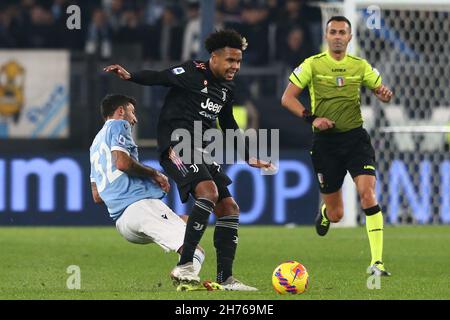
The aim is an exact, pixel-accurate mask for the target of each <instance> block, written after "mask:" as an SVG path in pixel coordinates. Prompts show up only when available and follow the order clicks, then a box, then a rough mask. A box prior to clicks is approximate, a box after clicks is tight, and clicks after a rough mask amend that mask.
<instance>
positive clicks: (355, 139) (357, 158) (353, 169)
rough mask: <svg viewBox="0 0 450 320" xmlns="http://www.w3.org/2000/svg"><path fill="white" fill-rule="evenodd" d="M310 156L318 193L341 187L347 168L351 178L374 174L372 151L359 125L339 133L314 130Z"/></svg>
mask: <svg viewBox="0 0 450 320" xmlns="http://www.w3.org/2000/svg"><path fill="white" fill-rule="evenodd" d="M311 158H312V163H313V166H314V171H315V172H316V175H317V180H318V182H319V187H320V192H321V193H333V192H336V191H338V190H339V189H341V187H342V184H343V182H344V178H345V175H346V174H347V171H348V172H350V175H351V176H352V178H355V177H356V176H359V175H372V176H375V170H376V167H375V151H374V149H373V147H372V144H371V142H370V136H369V134H368V133H367V131H366V130H364V129H363V128H362V127H359V128H356V129H352V130H350V131H347V132H343V133H316V134H314V138H313V147H312V150H311Z"/></svg>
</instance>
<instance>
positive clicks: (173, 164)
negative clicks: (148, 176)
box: [159, 148, 232, 203]
mask: <svg viewBox="0 0 450 320" xmlns="http://www.w3.org/2000/svg"><path fill="white" fill-rule="evenodd" d="M195 152H196V151H195ZM192 154H193V155H194V151H192ZM159 163H160V164H161V167H162V168H163V169H164V171H165V173H166V174H167V175H168V176H169V177H170V178H171V179H173V180H174V181H175V182H176V184H177V188H178V192H179V194H180V199H181V201H182V202H183V203H184V202H186V201H187V200H188V199H189V194H192V196H193V197H195V187H196V186H197V184H198V183H200V182H202V181H206V180H212V181H214V183H215V184H216V186H217V190H218V193H219V201H220V200H222V199H224V198H228V197H231V193H230V191H229V190H228V187H227V186H228V185H230V184H231V183H232V181H231V179H230V178H229V177H228V176H227V175H226V174H225V173H224V172H223V170H222V167H221V166H220V165H219V164H217V163H216V162H213V163H212V164H206V163H199V164H194V162H193V161H191V163H184V162H183V161H182V159H181V158H180V157H178V156H177V155H176V154H175V152H174V151H173V150H172V148H169V149H168V150H166V151H165V152H163V153H162V154H161V158H160V161H159Z"/></svg>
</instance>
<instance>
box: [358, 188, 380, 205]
mask: <svg viewBox="0 0 450 320" xmlns="http://www.w3.org/2000/svg"><path fill="white" fill-rule="evenodd" d="M359 199H360V201H361V206H362V207H363V208H369V207H373V206H374V205H376V203H377V201H376V198H375V192H374V191H373V190H372V189H368V190H364V191H363V192H361V193H360V194H359Z"/></svg>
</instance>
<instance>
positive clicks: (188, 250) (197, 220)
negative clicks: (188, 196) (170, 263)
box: [178, 198, 214, 265]
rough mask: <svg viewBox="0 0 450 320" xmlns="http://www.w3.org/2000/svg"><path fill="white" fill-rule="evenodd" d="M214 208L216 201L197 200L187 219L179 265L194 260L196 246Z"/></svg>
mask: <svg viewBox="0 0 450 320" xmlns="http://www.w3.org/2000/svg"><path fill="white" fill-rule="evenodd" d="M213 210H214V203H213V202H211V201H209V200H208V199H203V198H199V199H197V200H196V201H195V203H194V207H193V208H192V212H191V214H190V215H189V218H188V221H187V225H186V233H185V234H184V243H183V252H182V253H181V257H180V261H179V262H178V265H182V264H185V263H187V262H192V259H193V257H194V251H195V248H197V245H198V243H199V242H200V239H201V238H202V236H203V233H204V232H205V230H206V227H207V225H208V219H209V215H210V213H211V212H212V211H213Z"/></svg>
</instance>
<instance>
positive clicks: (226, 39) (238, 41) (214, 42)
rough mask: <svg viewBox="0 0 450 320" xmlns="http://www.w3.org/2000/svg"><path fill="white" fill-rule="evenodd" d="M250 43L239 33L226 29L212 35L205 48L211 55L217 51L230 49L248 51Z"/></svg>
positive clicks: (207, 39)
mask: <svg viewBox="0 0 450 320" xmlns="http://www.w3.org/2000/svg"><path fill="white" fill-rule="evenodd" d="M247 46H248V43H247V40H246V39H245V38H243V37H242V36H241V35H240V34H239V33H238V32H237V31H235V30H232V29H225V30H220V31H216V32H214V33H211V34H210V35H209V36H208V38H206V40H205V48H206V50H208V52H209V53H213V52H214V51H216V50H219V49H222V48H225V47H230V48H234V49H239V50H242V51H244V50H245V49H247Z"/></svg>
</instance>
